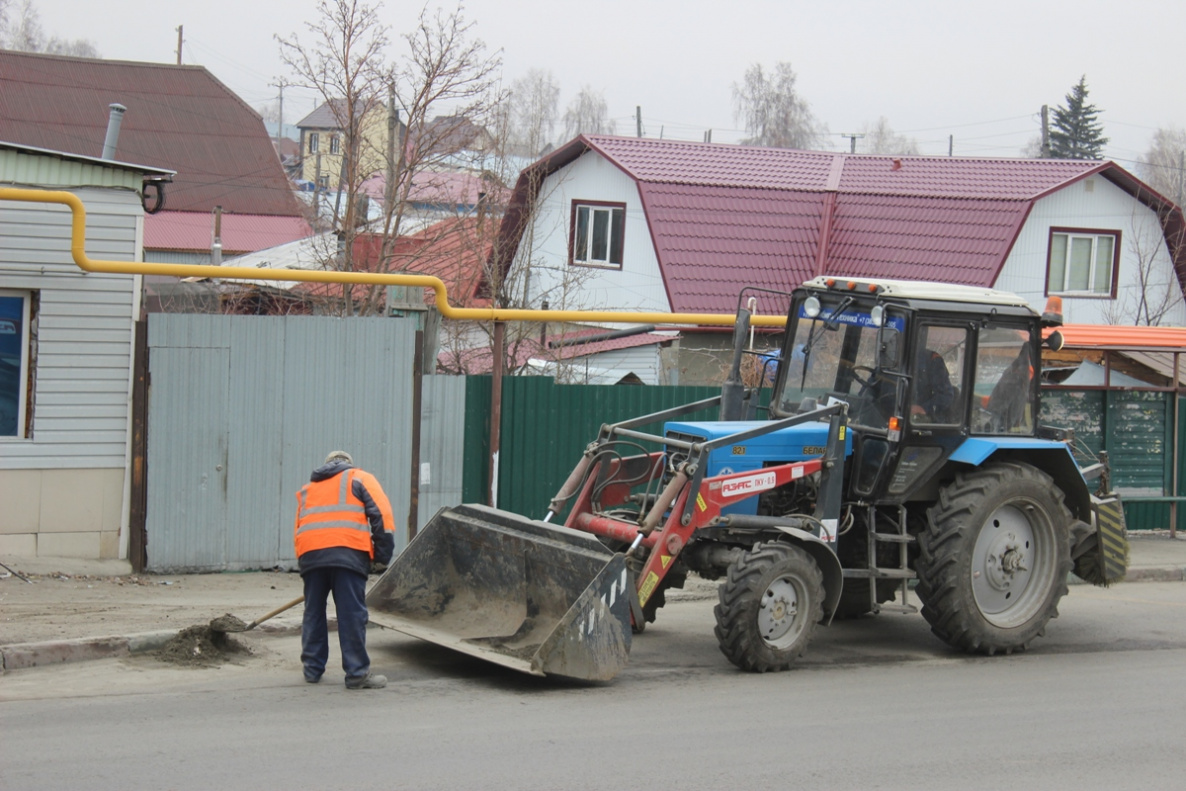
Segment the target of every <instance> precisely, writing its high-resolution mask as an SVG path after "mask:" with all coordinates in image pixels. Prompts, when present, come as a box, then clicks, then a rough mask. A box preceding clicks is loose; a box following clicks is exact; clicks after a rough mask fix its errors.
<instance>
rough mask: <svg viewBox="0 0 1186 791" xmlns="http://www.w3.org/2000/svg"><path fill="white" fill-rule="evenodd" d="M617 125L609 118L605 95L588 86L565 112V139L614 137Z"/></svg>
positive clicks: (569, 104) (574, 98)
mask: <svg viewBox="0 0 1186 791" xmlns="http://www.w3.org/2000/svg"><path fill="white" fill-rule="evenodd" d="M615 131H616V125H615V124H614V122H613V121H612V120H611V119H610V117H609V110H608V108H607V105H606V103H605V95H604V94H603V93H601V92H600V91H595V90H593V89H592V88H591V87H589V86H588V85H586V86H584V87H583V88H581V90H580V91H579V92H578V93H577V95H576V96H574V97H573V99H572V101H571V102H569V103H568V107H567V108H566V109H565V110H564V137H565V139H572V138H574V137H576V136H577V135H612V134H613V133H614V132H615Z"/></svg>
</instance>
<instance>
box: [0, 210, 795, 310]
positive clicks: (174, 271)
mask: <svg viewBox="0 0 1186 791" xmlns="http://www.w3.org/2000/svg"><path fill="white" fill-rule="evenodd" d="M0 200H9V201H23V202H27V203H57V204H61V205H63V206H66V207H68V208H69V209H70V212H71V215H72V220H71V231H70V253H71V256H72V257H73V258H74V263H75V264H77V265H78V267H79V268H80V269H82V270H84V271H86V272H105V273H115V274H126V275H166V276H169V277H212V278H222V279H224V280H292V281H300V282H306V283H361V284H364V285H380V286H388V285H390V286H412V287H413V288H417V287H418V288H431V289H432V290H433V292H434V294H435V302H436V307H437V310H439V311H440V312H441V315H442V316H443V317H444V318H447V319H454V320H459V321H567V322H584V323H598V322H601V323H615V324H676V325H720V326H732V325H733V324H734V322H735V321H736V318H737V317H736V316H734V315H732V314H728V313H639V312H631V311H613V310H523V309H511V308H455V307H453V306H452V305H450V304H449V298H448V294H447V293H446V291H445V284H444V282H443V281H442V280H441V279H440V278H438V277H433V276H431V275H401V274H392V273H380V272H338V271H332V270H306V269H269V268H259V269H255V268H252V267H244V266H210V265H201V264H152V263H144V262H138V261H95V260H92V259H91V258H88V257H87V254H86V249H85V248H86V207H85V206H84V205H83V203H82V200H81V199H80V198H79V197H78V196H77V195H75V194H73V193H71V192H64V191H58V190H39V189H19V188H12V187H0ZM752 324H754V325H757V326H760V327H781V326H784V325H785V324H786V318H785V317H784V316H754V317H753V320H752Z"/></svg>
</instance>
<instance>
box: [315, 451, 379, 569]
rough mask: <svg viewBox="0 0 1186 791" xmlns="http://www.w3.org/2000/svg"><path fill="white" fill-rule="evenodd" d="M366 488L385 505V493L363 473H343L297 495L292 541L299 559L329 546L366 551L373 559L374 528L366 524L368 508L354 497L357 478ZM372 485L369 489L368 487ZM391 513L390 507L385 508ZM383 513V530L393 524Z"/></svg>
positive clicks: (353, 471) (375, 498)
mask: <svg viewBox="0 0 1186 791" xmlns="http://www.w3.org/2000/svg"><path fill="white" fill-rule="evenodd" d="M355 478H358V479H359V480H360V481H361V482H362V485H363V486H366V487H367V491H368V492H370V494H371V498H372V499H374V500H375V502H376V503H377V504H379V505H380V510H383V508H382V506H383V505H384V504H385V502H386V498H385V497H384V496H383V490H382V489H381V488H379V485H378V482H377V481H375V478H374V476H372V475H370V474H369V473H366V472H363V471H362V470H356V469H349V470H344V471H342V472H340V473H338V474H337V475H335V476H334V477H332V478H326V479H325V480H323V481H316V482H311V483H307V484H305V485H304V486H302V487H301V490H300V491H299V492H297V515H296V524H295V525H294V528H293V542H294V544H295V546H296V554H297V557H298V558H299V557H300V556H301V555H303V554H305V553H306V552H311V551H313V550H315V549H326V548H327V547H349V548H350V549H358V550H362V551H363V552H366V553H367V555H368V556H370V557H371V558H374V556H375V551H374V547H373V546H372V544H371V525H370V522H369V521H367V515H366V506H365V504H364V503H363V502H362V500H360V499H358V498H357V497H355V496H354V479H355ZM368 483H370V484H372V485H371V486H367V484H368ZM386 510H387V511H388V512H389V511H390V510H391V509H390V506H388V507H387V509H386ZM386 517H387V514H386V513H385V514H384V520H383V521H384V528H386V529H389V528H388V526H389V525H391V524H392V522H391V520H389V519H387V518H386Z"/></svg>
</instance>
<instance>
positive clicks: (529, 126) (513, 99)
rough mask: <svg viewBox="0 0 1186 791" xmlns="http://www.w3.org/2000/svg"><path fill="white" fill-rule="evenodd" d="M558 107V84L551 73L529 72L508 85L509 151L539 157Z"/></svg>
mask: <svg viewBox="0 0 1186 791" xmlns="http://www.w3.org/2000/svg"><path fill="white" fill-rule="evenodd" d="M559 104H560V83H558V82H556V78H555V76H553V74H552V72H551V71H548V70H545V69H531V70H529V71H528V72H527V74H525V75H524V76H522V77H520V78H519V79H517V80H515V81H514V82H513V83H511V93H510V102H509V118H508V119H507V124H508V129H507V144H508V151H509V152H510V153H513V154H518V155H520V156H529V157H535V156H539V155H540V154H541V153H542V152H543V150H544V147H545V146H547V145H548V144H549V143H551V142H552V135H553V134H554V133H555V130H556V120H557V115H558V114H559V109H558V108H559Z"/></svg>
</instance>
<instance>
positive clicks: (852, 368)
mask: <svg viewBox="0 0 1186 791" xmlns="http://www.w3.org/2000/svg"><path fill="white" fill-rule="evenodd" d="M848 370H850V371H852V378H853V379H856V380H857V381H858V382H860V383H861V385H862V386H863V387H864V388H865V389H866V390H870V389H872V388H874V387H876V386H877V383H876V382H874V381H873V380H874V379H875V378H876V377H877V371H875V370H874V369H872V368H870V367H869V366H867V365H850V366H849V368H848ZM857 371H868V372H869V377H868V378H867V379H862V378H861V377H859V376H857Z"/></svg>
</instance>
